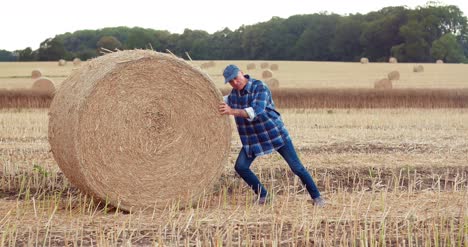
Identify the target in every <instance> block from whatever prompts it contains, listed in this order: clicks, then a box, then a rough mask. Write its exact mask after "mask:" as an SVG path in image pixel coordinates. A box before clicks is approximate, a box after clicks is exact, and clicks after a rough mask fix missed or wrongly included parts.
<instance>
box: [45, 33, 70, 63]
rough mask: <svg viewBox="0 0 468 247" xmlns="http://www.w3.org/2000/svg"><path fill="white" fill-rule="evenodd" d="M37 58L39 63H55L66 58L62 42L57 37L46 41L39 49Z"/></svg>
mask: <svg viewBox="0 0 468 247" xmlns="http://www.w3.org/2000/svg"><path fill="white" fill-rule="evenodd" d="M38 57H39V60H41V61H56V60H59V59H62V58H67V57H66V50H65V46H64V45H63V41H62V40H61V39H60V38H58V37H55V38H49V39H46V40H45V41H43V42H42V43H41V45H40V47H39V51H38Z"/></svg>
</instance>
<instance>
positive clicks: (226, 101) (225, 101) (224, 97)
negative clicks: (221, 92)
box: [223, 95, 229, 105]
mask: <svg viewBox="0 0 468 247" xmlns="http://www.w3.org/2000/svg"><path fill="white" fill-rule="evenodd" d="M228 97H229V95H226V96H223V100H224V103H226V104H228V105H229V102H228V101H229V99H228Z"/></svg>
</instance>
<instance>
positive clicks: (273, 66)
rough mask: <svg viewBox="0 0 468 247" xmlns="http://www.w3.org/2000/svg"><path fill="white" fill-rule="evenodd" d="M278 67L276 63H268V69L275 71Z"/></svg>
mask: <svg viewBox="0 0 468 247" xmlns="http://www.w3.org/2000/svg"><path fill="white" fill-rule="evenodd" d="M278 69H279V66H278V64H276V63H273V64H271V65H270V70H273V71H276V70H278Z"/></svg>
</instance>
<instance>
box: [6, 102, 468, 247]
mask: <svg viewBox="0 0 468 247" xmlns="http://www.w3.org/2000/svg"><path fill="white" fill-rule="evenodd" d="M281 113H282V117H283V119H284V121H285V123H286V125H287V126H288V129H289V131H290V133H291V135H292V138H293V140H294V143H295V145H296V147H297V149H298V152H299V153H300V156H301V159H302V161H303V162H304V164H305V166H306V167H307V168H308V169H309V170H310V171H311V172H312V175H313V176H314V178H315V180H316V182H317V184H318V186H319V188H320V189H321V190H322V192H323V194H324V196H325V197H326V198H327V200H328V201H329V205H328V207H327V208H326V209H320V208H316V207H313V206H312V205H311V204H310V201H308V196H307V194H306V193H305V191H304V187H303V186H302V185H301V183H300V181H298V179H297V177H296V176H294V174H292V172H291V171H290V170H289V168H288V167H287V165H286V164H285V162H284V161H283V160H282V159H281V158H280V157H279V155H278V154H274V155H271V156H266V157H261V158H259V159H258V160H257V161H256V163H255V165H254V166H253V169H254V171H255V172H257V174H258V175H259V177H260V178H261V180H262V181H263V182H264V184H265V186H267V188H268V189H269V190H270V192H271V193H272V195H273V196H274V197H273V201H272V202H271V204H268V205H267V206H258V205H253V204H251V201H252V200H253V197H252V194H251V192H250V190H249V188H247V186H246V185H245V184H244V183H243V181H242V180H241V179H240V178H239V177H238V176H237V175H235V172H234V169H233V167H232V166H233V163H234V161H235V158H236V154H237V152H238V147H239V145H238V144H239V140H238V138H233V139H232V150H231V155H230V162H229V164H228V165H227V166H226V167H225V168H224V171H223V176H222V178H221V179H220V180H219V181H218V183H217V186H216V189H215V190H214V191H207V192H206V193H205V194H204V195H202V196H201V197H200V199H199V200H197V201H196V202H194V203H193V204H192V205H177V204H173V205H169V206H168V207H167V208H165V209H162V210H156V211H150V212H147V211H146V212H144V211H136V212H131V213H129V214H123V213H122V212H119V211H116V209H115V208H113V207H110V206H109V205H106V204H98V203H97V202H96V201H93V200H91V198H90V197H89V196H86V195H84V194H82V193H80V192H79V191H78V190H77V189H76V188H75V187H73V186H71V185H70V184H69V183H68V182H67V179H66V178H65V177H64V175H63V174H62V173H61V171H60V170H59V169H58V166H57V164H56V163H55V161H54V159H53V158H52V155H51V153H50V152H49V149H50V146H49V144H48V142H47V125H48V122H47V121H48V117H47V110H45V109H44V110H41V109H25V110H21V111H18V110H1V111H0V124H1V125H2V126H3V127H2V128H1V129H0V147H1V149H0V150H1V151H0V156H1V160H2V161H3V163H2V164H1V165H2V169H1V172H0V215H2V218H1V220H2V221H1V223H2V226H3V228H2V230H1V233H2V238H3V239H4V241H5V242H6V243H14V244H15V245H23V244H24V245H26V244H27V243H38V244H41V245H49V244H50V245H75V243H76V244H78V245H123V244H132V245H153V244H154V243H159V244H160V245H171V246H174V245H209V244H210V243H212V241H213V239H214V238H216V239H218V241H220V242H222V243H224V244H225V245H227V244H228V243H231V244H240V245H261V244H262V243H263V242H266V243H270V242H274V241H278V242H281V243H282V244H283V245H293V244H294V245H307V244H310V245H333V246H347V245H352V244H353V243H354V244H356V245H360V244H362V243H368V244H369V245H370V244H371V243H375V244H378V245H387V246H393V245H398V244H399V245H408V244H409V243H411V244H412V245H417V244H418V245H430V246H432V245H434V244H435V243H438V244H440V245H442V244H443V243H446V242H447V241H451V243H454V244H455V245H457V244H460V243H463V242H465V241H466V240H467V239H466V235H465V234H464V231H465V229H466V222H467V218H468V213H467V212H468V211H467V209H468V202H467V201H468V200H466V198H467V187H468V182H467V181H468V167H467V166H466V164H465V162H466V160H468V141H467V140H468V125H467V123H468V111H467V110H465V109H435V110H431V109H427V110H425V109H380V110H375V109H374V110H372V109H367V110H357V109H351V110H345V109H336V110H333V111H329V110H296V109H291V110H282V111H281ZM233 135H236V133H234V132H233ZM382 231H385V235H384V236H383V235H382V234H381V233H382ZM441 233H443V234H441ZM344 236H345V237H344ZM434 239H435V240H434Z"/></svg>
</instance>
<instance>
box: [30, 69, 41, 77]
mask: <svg viewBox="0 0 468 247" xmlns="http://www.w3.org/2000/svg"><path fill="white" fill-rule="evenodd" d="M41 76H42V71H41V70H40V69H34V70H33V71H32V72H31V78H32V79H37V78H39V77H41Z"/></svg>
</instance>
